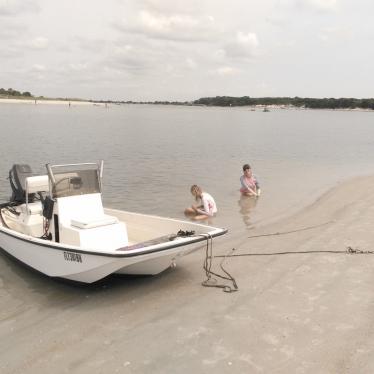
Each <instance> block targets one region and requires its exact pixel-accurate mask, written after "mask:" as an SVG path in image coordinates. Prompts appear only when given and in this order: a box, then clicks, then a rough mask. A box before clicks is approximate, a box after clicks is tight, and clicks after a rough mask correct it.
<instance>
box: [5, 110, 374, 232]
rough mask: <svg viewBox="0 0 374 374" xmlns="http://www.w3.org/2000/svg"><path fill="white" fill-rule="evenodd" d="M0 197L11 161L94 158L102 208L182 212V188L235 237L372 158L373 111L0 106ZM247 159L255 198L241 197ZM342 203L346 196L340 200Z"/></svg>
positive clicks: (365, 166)
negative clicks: (201, 197)
mask: <svg viewBox="0 0 374 374" xmlns="http://www.w3.org/2000/svg"><path fill="white" fill-rule="evenodd" d="M0 118H1V129H2V136H1V146H2V158H1V159H0V172H1V174H0V175H2V177H0V196H1V198H2V200H6V199H7V198H8V197H9V195H10V187H9V182H8V180H7V179H6V178H7V174H8V171H9V169H10V167H11V166H12V164H14V163H27V164H30V165H31V167H32V168H33V169H34V171H35V172H41V173H44V172H45V166H44V165H45V164H46V163H47V162H49V163H52V164H53V163H76V162H90V161H98V160H101V159H103V160H104V162H105V167H104V202H105V205H107V206H110V207H116V208H120V209H126V210H130V211H137V212H144V213H151V214H159V215H164V216H170V217H176V218H184V215H183V209H184V207H185V206H187V205H189V204H191V203H192V197H191V196H190V193H189V188H190V185H192V184H195V183H196V184H199V185H201V186H202V187H203V189H205V190H206V191H208V192H209V193H211V194H212V195H213V196H214V197H215V199H216V201H217V205H218V209H219V213H218V215H217V217H215V218H214V219H213V220H212V222H211V223H213V224H215V225H221V226H225V227H228V228H229V229H230V230H231V232H233V233H236V232H240V231H243V230H247V229H250V228H251V227H253V226H254V225H258V224H261V223H266V222H267V221H268V220H270V219H275V218H279V217H282V216H284V215H286V214H289V213H291V212H293V211H295V210H297V209H299V208H301V207H302V206H305V205H306V204H308V203H310V202H312V201H313V200H314V199H315V198H317V197H318V196H319V195H320V194H321V193H323V192H324V191H326V190H327V189H328V188H329V187H331V186H333V185H335V184H336V183H339V181H342V180H344V179H347V178H350V177H352V176H356V175H363V174H371V173H372V170H373V164H374V152H373V151H372V150H373V146H374V113H371V112H356V111H352V112H349V111H317V110H272V111H271V112H269V113H264V112H262V111H260V110H257V111H251V110H249V109H248V108H205V107H184V106H153V105H122V106H111V107H109V108H105V107H99V106H72V107H70V108H69V107H68V106H65V105H29V104H0ZM244 163H250V164H251V165H252V167H253V169H254V172H255V174H256V175H257V176H258V177H259V179H260V181H261V186H262V191H263V194H262V196H261V197H260V199H258V200H254V199H250V198H244V199H243V198H241V197H240V194H239V187H240V186H239V177H240V175H241V172H242V171H241V167H242V165H243V164H244ZM347 199H349V196H347Z"/></svg>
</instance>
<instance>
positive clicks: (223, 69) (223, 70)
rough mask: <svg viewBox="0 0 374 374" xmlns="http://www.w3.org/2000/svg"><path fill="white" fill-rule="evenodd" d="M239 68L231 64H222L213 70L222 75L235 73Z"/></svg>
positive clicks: (214, 72)
mask: <svg viewBox="0 0 374 374" xmlns="http://www.w3.org/2000/svg"><path fill="white" fill-rule="evenodd" d="M237 73H238V70H237V69H235V68H233V67H231V66H222V67H220V68H218V69H216V70H213V74H216V75H220V76H227V75H234V74H237Z"/></svg>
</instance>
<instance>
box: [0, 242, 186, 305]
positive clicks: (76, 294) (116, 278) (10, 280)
mask: <svg viewBox="0 0 374 374" xmlns="http://www.w3.org/2000/svg"><path fill="white" fill-rule="evenodd" d="M190 276H191V274H190V273H189V271H188V270H187V269H185V268H184V267H177V268H169V269H167V270H165V271H163V272H162V273H160V274H158V275H152V276H150V275H122V274H121V275H120V274H112V275H110V276H108V277H106V278H104V279H102V280H100V281H98V282H95V283H92V284H86V283H79V282H73V281H68V280H66V279H61V278H51V277H48V276H46V275H45V274H42V273H40V272H38V271H36V270H34V269H32V268H30V267H28V266H25V264H23V263H21V262H20V261H18V260H17V259H15V258H14V257H11V256H9V255H8V254H7V253H6V252H5V251H3V250H1V249H0V290H1V288H2V289H4V291H5V292H6V293H8V294H9V295H14V296H15V297H17V298H18V299H19V298H22V299H24V300H25V301H26V300H28V301H31V300H32V302H35V303H37V304H39V305H43V306H48V305H51V304H53V305H54V306H56V305H58V304H60V303H63V304H66V303H73V304H75V303H76V302H79V303H80V304H81V303H82V301H84V300H92V297H94V296H99V295H105V297H106V296H108V297H111V296H115V295H117V296H118V295H119V294H120V295H121V299H122V301H124V299H126V298H131V299H133V298H134V297H135V296H138V295H142V294H148V293H149V292H153V291H155V290H162V289H169V290H170V287H178V284H183V283H185V282H186V280H187V279H188V278H190Z"/></svg>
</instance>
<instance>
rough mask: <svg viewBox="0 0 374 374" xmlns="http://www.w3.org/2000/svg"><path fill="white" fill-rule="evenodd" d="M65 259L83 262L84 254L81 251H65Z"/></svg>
mask: <svg viewBox="0 0 374 374" xmlns="http://www.w3.org/2000/svg"><path fill="white" fill-rule="evenodd" d="M64 259H65V261H74V262H83V261H82V256H81V255H80V254H79V253H74V252H65V251H64Z"/></svg>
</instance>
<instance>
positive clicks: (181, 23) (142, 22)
mask: <svg viewBox="0 0 374 374" xmlns="http://www.w3.org/2000/svg"><path fill="white" fill-rule="evenodd" d="M115 26H116V27H117V29H118V30H120V31H122V32H126V33H134V34H140V35H143V36H145V37H147V38H150V39H163V40H172V41H200V40H207V39H209V38H211V37H212V36H213V35H215V32H214V27H215V21H214V18H213V17H211V16H192V15H189V14H180V13H175V14H161V13H155V12H150V11H148V10H142V11H140V12H139V13H138V14H137V16H136V17H135V19H134V20H132V21H130V20H128V19H124V20H122V21H121V22H117V23H116V24H115Z"/></svg>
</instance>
